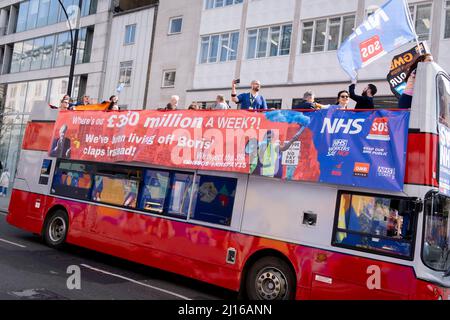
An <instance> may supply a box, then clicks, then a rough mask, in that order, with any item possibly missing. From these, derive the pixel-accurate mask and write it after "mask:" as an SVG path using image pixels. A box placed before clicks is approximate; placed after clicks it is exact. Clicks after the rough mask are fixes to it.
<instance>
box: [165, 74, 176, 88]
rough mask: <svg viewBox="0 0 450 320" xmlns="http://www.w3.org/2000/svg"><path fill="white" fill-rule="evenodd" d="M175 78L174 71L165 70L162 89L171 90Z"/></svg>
mask: <svg viewBox="0 0 450 320" xmlns="http://www.w3.org/2000/svg"><path fill="white" fill-rule="evenodd" d="M175 77H176V71H175V70H166V71H164V72H163V82H162V87H163V88H172V87H174V86H175Z"/></svg>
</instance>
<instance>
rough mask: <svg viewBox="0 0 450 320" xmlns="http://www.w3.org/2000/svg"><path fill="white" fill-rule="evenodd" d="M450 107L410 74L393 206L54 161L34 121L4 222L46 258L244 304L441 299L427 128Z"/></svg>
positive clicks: (257, 184)
mask: <svg viewBox="0 0 450 320" xmlns="http://www.w3.org/2000/svg"><path fill="white" fill-rule="evenodd" d="M449 103H450V78H449V76H448V75H447V74H446V73H445V72H444V71H443V70H442V69H440V68H439V67H438V66H437V65H436V64H434V63H422V64H420V65H419V69H418V74H417V80H416V89H415V95H414V99H413V106H412V109H411V116H410V127H409V137H408V146H407V164H406V174H405V186H404V190H403V192H396V193H386V192H380V191H379V190H371V189H361V188H356V187H348V186H339V185H327V184H321V183H308V182H294V181H290V182H288V181H282V180H279V179H273V178H265V177H260V176H253V175H248V174H241V173H232V172H225V171H223V172H222V171H203V170H185V169H180V168H177V167H167V166H149V165H144V164H142V163H134V162H131V163H115V164H109V163H102V162H96V161H77V160H68V159H62V158H59V157H58V156H57V155H55V156H54V157H52V156H49V146H50V145H51V134H52V131H53V125H54V123H53V121H54V120H55V119H56V116H57V114H56V113H57V112H55V111H52V110H45V112H43V111H42V109H41V110H40V111H39V112H40V113H38V112H36V114H34V115H33V116H32V117H31V121H30V122H29V123H28V126H27V130H26V134H25V137H24V142H23V148H22V151H21V155H20V160H19V164H18V169H17V172H16V175H15V182H14V189H13V192H12V197H11V203H10V207H9V214H8V217H7V221H8V222H9V223H10V224H12V225H14V226H17V227H19V228H21V229H24V230H28V231H30V232H33V233H37V234H40V235H42V237H43V239H44V240H45V242H46V243H47V244H48V245H49V246H51V247H60V246H61V245H62V244H63V243H65V242H67V243H70V244H74V245H78V246H82V247H86V248H89V249H92V250H97V251H100V252H103V253H106V254H110V255H114V256H117V257H120V258H124V259H128V260H131V261H135V262H138V263H142V264H145V265H148V266H151V267H156V268H160V269H164V270H167V271H170V272H174V273H177V274H181V275H184V276H187V277H191V278H194V279H198V280H200V281H204V282H208V283H211V284H214V285H217V286H221V287H224V288H228V289H231V290H235V291H239V292H241V293H242V295H244V296H246V297H248V298H250V299H264V300H275V299H294V298H296V299H448V298H449V296H450V289H449V287H450V276H449V274H450V272H449V268H450V259H449V253H450V249H449V241H450V239H449V235H450V224H449V222H448V219H449V211H450V198H448V197H447V196H445V195H443V194H441V193H439V183H438V175H439V170H438V167H439V165H438V164H439V158H438V155H439V154H438V148H439V131H438V124H441V125H447V124H446V120H447V118H449V114H450V111H449V109H450V105H449ZM50 154H51V152H50ZM74 180H76V183H72V182H73V181H74ZM219 185H220V186H221V188H222V189H221V190H217V186H219ZM200 189H203V190H200ZM218 194H219V196H218ZM199 199H201V200H202V203H208V201H209V202H212V201H213V199H214V201H219V202H220V203H221V204H222V209H221V210H210V209H208V207H207V206H206V207H205V206H204V205H203V204H202V203H200V200H199ZM202 206H203V207H202ZM350 211H351V213H352V214H349V212H350ZM352 215H353V216H357V217H359V218H364V221H365V224H366V226H365V228H364V229H358V228H359V227H358V225H360V224H352V221H351V218H349V217H351V216H352ZM399 226H402V231H401V232H392V230H397V231H398V230H399ZM383 228H384V230H391V231H388V232H380V230H383Z"/></svg>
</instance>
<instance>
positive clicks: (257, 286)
mask: <svg viewBox="0 0 450 320" xmlns="http://www.w3.org/2000/svg"><path fill="white" fill-rule="evenodd" d="M245 289H246V292H247V297H248V298H249V299H250V300H293V299H294V298H295V274H294V273H293V272H292V270H291V268H290V267H289V265H288V264H287V263H286V262H285V261H284V260H282V259H280V258H277V257H264V258H261V259H259V260H258V261H256V262H255V263H254V264H253V265H252V266H251V267H250V270H249V271H248V274H247V279H246V287H245Z"/></svg>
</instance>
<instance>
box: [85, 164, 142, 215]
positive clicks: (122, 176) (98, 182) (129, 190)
mask: <svg viewBox="0 0 450 320" xmlns="http://www.w3.org/2000/svg"><path fill="white" fill-rule="evenodd" d="M139 177H140V171H138V170H136V169H128V168H120V167H117V166H116V167H114V168H113V167H112V166H111V167H110V166H104V167H103V166H99V167H98V168H97V173H96V174H95V179H94V187H93V189H92V200H94V201H97V202H102V203H107V204H113V205H117V206H122V207H128V208H136V204H137V194H138V191H139Z"/></svg>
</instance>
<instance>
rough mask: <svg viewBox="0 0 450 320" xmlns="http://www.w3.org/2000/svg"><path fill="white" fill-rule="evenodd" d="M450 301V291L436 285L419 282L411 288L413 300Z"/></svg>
mask: <svg viewBox="0 0 450 320" xmlns="http://www.w3.org/2000/svg"><path fill="white" fill-rule="evenodd" d="M439 298H441V299H442V300H450V289H443V288H441V287H439V286H437V285H435V284H432V283H429V282H426V281H422V280H417V281H415V282H414V284H413V286H412V288H411V295H410V299H412V300H438V299H439Z"/></svg>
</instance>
